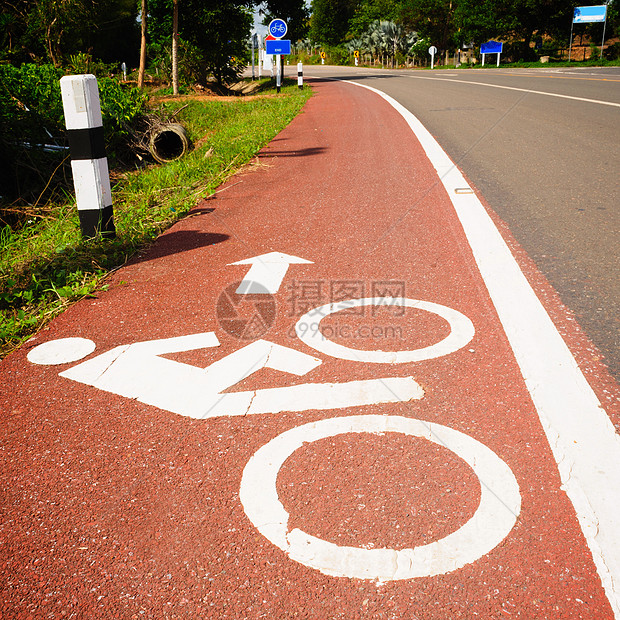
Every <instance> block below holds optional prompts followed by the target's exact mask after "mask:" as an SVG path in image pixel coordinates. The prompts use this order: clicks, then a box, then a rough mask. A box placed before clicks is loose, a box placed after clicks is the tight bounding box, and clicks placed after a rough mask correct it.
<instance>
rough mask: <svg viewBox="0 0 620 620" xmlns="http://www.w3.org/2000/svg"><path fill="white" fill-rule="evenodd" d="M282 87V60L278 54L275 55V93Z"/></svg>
mask: <svg viewBox="0 0 620 620" xmlns="http://www.w3.org/2000/svg"><path fill="white" fill-rule="evenodd" d="M281 86H282V60H281V56H280V54H276V91H277V92H280V87H281Z"/></svg>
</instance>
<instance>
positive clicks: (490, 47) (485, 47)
mask: <svg viewBox="0 0 620 620" xmlns="http://www.w3.org/2000/svg"><path fill="white" fill-rule="evenodd" d="M503 49H504V44H503V43H500V42H499V41H487V42H486V43H483V44H482V45H481V46H480V53H481V54H482V66H483V67H484V58H485V55H486V54H497V66H498V67H499V57H500V56H501V54H502V51H503Z"/></svg>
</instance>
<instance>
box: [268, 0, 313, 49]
mask: <svg viewBox="0 0 620 620" xmlns="http://www.w3.org/2000/svg"><path fill="white" fill-rule="evenodd" d="M257 3H258V4H261V2H257ZM259 12H260V14H261V15H262V16H263V17H264V23H265V25H266V24H268V23H269V22H270V21H271V20H272V19H274V18H276V17H279V18H280V19H283V20H284V21H285V22H286V24H287V26H288V32H287V33H286V38H287V39H291V40H292V41H299V40H300V39H303V38H304V37H305V36H306V35H307V34H308V27H309V20H310V12H309V10H308V8H307V7H306V3H305V2H304V0H266V1H265V3H264V5H263V6H262V7H261V8H260V11H259Z"/></svg>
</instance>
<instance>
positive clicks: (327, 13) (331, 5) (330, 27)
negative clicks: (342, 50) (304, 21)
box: [310, 0, 355, 45]
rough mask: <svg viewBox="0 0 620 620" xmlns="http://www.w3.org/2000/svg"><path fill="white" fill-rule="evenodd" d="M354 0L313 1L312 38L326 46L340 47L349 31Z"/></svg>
mask: <svg viewBox="0 0 620 620" xmlns="http://www.w3.org/2000/svg"><path fill="white" fill-rule="evenodd" d="M354 10H355V4H354V2H353V0H312V17H311V19H310V38H311V39H313V40H314V41H317V42H319V43H325V44H326V45H338V44H339V43H341V42H342V41H343V40H344V39H345V36H346V34H347V31H348V30H349V19H350V18H351V17H352V16H353V12H354Z"/></svg>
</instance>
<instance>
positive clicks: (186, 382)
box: [28, 298, 521, 581]
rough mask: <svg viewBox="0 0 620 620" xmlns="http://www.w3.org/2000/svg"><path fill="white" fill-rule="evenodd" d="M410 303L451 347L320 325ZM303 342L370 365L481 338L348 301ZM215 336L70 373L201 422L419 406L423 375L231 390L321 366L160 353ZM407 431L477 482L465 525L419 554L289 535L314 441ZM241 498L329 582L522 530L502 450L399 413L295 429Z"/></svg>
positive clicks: (79, 350) (133, 348)
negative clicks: (397, 343) (337, 338)
mask: <svg viewBox="0 0 620 620" xmlns="http://www.w3.org/2000/svg"><path fill="white" fill-rule="evenodd" d="M369 305H377V306H378V305H400V306H404V307H409V308H416V309H419V310H424V311H427V312H431V313H433V314H437V315H439V316H440V317H442V318H443V319H444V320H445V321H447V322H448V324H449V325H450V333H449V334H448V336H446V337H445V338H443V339H442V340H441V341H439V342H437V343H435V344H433V345H431V346H428V347H424V348H420V349H414V350H407V351H392V352H385V351H377V350H361V349H352V348H349V347H344V346H342V345H339V344H336V343H334V342H332V341H330V340H329V339H327V338H325V337H324V336H323V335H322V334H321V332H320V330H319V329H317V330H315V331H310V330H306V329H304V328H303V327H302V326H304V325H308V324H316V325H317V327H318V324H319V323H320V321H321V320H322V319H323V318H325V317H326V316H328V315H330V314H333V313H336V312H339V311H341V310H345V309H348V308H352V307H359V306H369ZM296 333H297V336H298V337H299V339H300V340H301V341H302V342H304V343H305V344H306V345H307V346H309V347H311V348H312V349H314V350H316V351H318V352H320V353H323V354H324V355H328V356H331V357H335V358H339V359H343V360H348V361H354V362H362V363H371V364H390V365H393V364H403V363H411V362H420V361H424V360H427V359H432V358H436V357H440V356H443V355H448V354H450V353H453V352H455V351H457V350H459V349H460V348H462V347H463V346H465V345H466V344H467V343H469V342H470V341H471V339H472V338H473V336H474V333H475V331H474V326H473V324H472V323H471V321H470V320H469V319H468V318H467V317H466V316H465V315H463V314H461V313H460V312H458V311H456V310H453V309H451V308H447V307H446V306H442V305H439V304H436V303H431V302H426V301H420V300H414V299H407V298H400V299H399V298H365V299H350V300H347V301H344V302H340V303H337V304H327V305H325V306H321V307H319V308H315V309H314V310H312V311H310V312H308V313H307V314H306V315H304V316H303V317H301V318H300V319H299V321H298V322H297V325H296ZM219 344H220V343H219V340H218V339H217V336H216V335H215V333H214V332H204V333H199V334H191V335H188V336H181V337H176V338H168V339H163V340H151V341H146V342H137V343H133V344H129V345H124V346H119V347H115V348H113V349H111V350H109V351H107V352H105V353H103V354H100V355H98V356H96V357H94V358H92V359H89V360H87V361H85V362H82V363H80V364H78V365H76V366H73V367H72V368H69V369H67V370H65V371H63V372H61V373H60V376H61V377H64V378H67V379H71V380H73V381H77V382H80V383H83V384H86V385H90V386H93V387H96V388H98V389H101V390H104V391H107V392H111V393H114V394H118V395H121V396H125V397H127V398H132V399H136V400H138V401H140V402H143V403H146V404H149V405H154V406H156V407H159V408H161V409H165V410H168V411H171V412H173V413H177V414H180V415H183V416H187V417H192V418H200V419H204V418H211V417H215V416H224V415H227V416H236V415H248V414H264V413H279V412H282V411H309V410H330V409H340V408H346V407H360V406H364V405H374V404H378V403H396V402H408V401H411V400H414V399H421V398H423V396H424V391H423V390H422V388H421V387H420V386H419V384H418V383H417V382H416V381H415V380H414V378H413V377H411V376H408V375H405V376H401V377H394V376H391V377H383V378H375V379H369V380H363V381H350V382H344V383H305V384H301V385H293V386H285V387H273V388H267V389H259V390H254V391H240V392H224V391H225V390H227V389H228V388H231V387H233V386H234V385H236V384H237V383H239V382H241V381H243V380H244V379H246V378H247V377H249V376H250V375H251V374H253V373H255V372H257V371H258V370H260V369H262V368H272V369H275V370H280V371H283V372H288V373H292V374H295V375H299V376H302V375H305V374H307V373H310V372H311V371H312V370H314V369H315V368H316V367H317V366H319V365H320V364H322V360H321V359H319V358H317V357H313V356H311V355H308V354H306V353H302V352H300V351H297V350H295V349H291V348H289V347H285V346H282V345H278V344H275V343H272V342H269V341H266V340H256V341H254V342H252V343H251V344H249V345H246V346H244V347H242V348H241V349H239V350H237V351H235V352H233V353H231V354H229V355H227V356H225V357H224V358H222V359H220V360H218V361H216V362H214V363H213V364H211V365H210V366H207V367H206V368H197V367H195V366H191V365H189V364H183V363H181V362H176V361H173V360H170V359H167V358H164V357H161V356H162V355H166V354H170V353H177V352H182V351H190V350H195V349H202V348H211V347H218V346H219ZM94 349H95V344H94V343H93V342H92V341H90V340H86V339H84V338H66V339H60V340H53V341H50V342H47V343H44V344H42V345H39V346H38V347H35V348H34V349H32V350H31V351H30V352H29V353H28V359H29V360H30V361H31V362H32V363H35V364H47V365H50V364H65V363H69V362H75V361H78V360H80V359H83V358H84V357H86V356H88V355H89V354H90V353H92V352H93V351H94ZM388 432H393V433H401V434H405V435H408V436H414V437H422V438H425V439H427V440H428V441H431V442H433V443H436V444H440V445H442V446H444V447H446V448H448V449H449V450H451V451H452V452H454V453H455V454H456V455H457V456H459V457H460V458H461V459H463V460H464V461H465V462H466V463H467V464H468V465H469V466H470V467H471V468H472V470H473V471H474V473H475V474H476V475H477V476H478V478H479V480H480V485H481V499H480V504H479V506H478V508H477V510H476V512H475V513H474V515H473V516H472V517H471V519H470V520H469V521H467V523H465V524H464V525H462V526H461V527H460V528H458V529H457V530H456V531H454V532H452V533H451V534H449V535H447V536H445V537H444V538H442V539H440V540H436V541H434V542H432V543H430V544H426V545H421V546H418V547H415V548H413V549H399V550H397V549H365V548H358V547H343V546H338V545H335V544H333V543H330V542H328V541H325V540H321V539H319V538H316V537H313V536H312V535H311V534H308V533H306V532H303V531H301V530H299V529H293V530H292V531H289V529H288V519H289V515H288V513H287V512H286V511H285V509H284V507H283V506H282V504H281V502H280V501H279V499H278V494H277V490H276V479H277V476H278V472H279V471H280V469H281V467H282V465H283V464H284V462H285V461H286V459H287V458H288V457H289V456H290V455H291V454H293V453H294V452H295V451H296V450H297V449H299V448H300V447H301V446H302V445H303V444H304V443H309V442H314V441H317V440H319V439H323V438H325V437H333V436H336V435H340V434H343V433H375V434H380V433H388ZM239 497H240V500H241V503H242V505H243V508H244V510H245V513H246V515H247V516H248V518H249V519H250V521H251V522H252V524H253V525H254V526H255V527H256V528H257V529H258V530H259V532H260V533H261V534H262V535H263V536H265V537H266V538H267V539H268V540H269V541H271V542H272V543H273V544H274V545H276V546H277V547H279V548H280V549H282V550H283V551H284V552H285V553H286V554H287V555H288V556H289V557H290V558H291V559H293V560H295V561H297V562H299V563H301V564H304V565H305V566H308V567H310V568H313V569H316V570H318V571H320V572H322V573H324V574H326V575H332V576H339V577H349V578H358V579H376V580H379V581H389V580H397V579H412V578H416V577H424V576H433V575H438V574H443V573H446V572H449V571H453V570H456V569H458V568H461V567H463V566H465V565H466V564H469V563H471V562H474V561H475V560H477V559H479V558H481V557H482V556H484V555H486V554H487V553H488V552H489V551H491V550H492V549H493V548H495V547H496V546H497V545H498V544H500V543H501V541H502V540H504V538H505V537H506V536H507V535H508V534H509V532H510V531H511V530H512V528H513V526H514V524H515V522H516V519H517V517H518V515H519V513H520V509H521V496H520V493H519V486H518V484H517V481H516V479H515V477H514V474H513V473H512V471H511V470H510V468H509V467H508V465H507V464H506V463H505V462H504V461H503V460H502V459H500V458H499V457H498V456H497V455H496V454H495V453H494V452H493V451H492V450H490V449H489V448H488V447H486V446H485V445H483V444H482V443H480V442H478V441H477V440H475V439H473V438H472V437H470V436H468V435H465V434H464V433H461V432H459V431H456V430H454V429H451V428H449V427H447V426H443V425H439V424H434V423H430V422H426V421H423V420H419V419H413V418H406V417H400V416H384V415H358V416H348V417H341V418H329V419H324V420H320V421H318V422H314V423H311V424H305V425H302V426H299V427H296V428H293V429H290V430H288V431H286V432H284V433H282V434H281V435H279V436H277V437H275V438H274V439H272V440H271V441H270V442H268V443H267V444H266V445H264V446H263V447H262V448H260V449H259V450H258V451H257V452H256V454H255V455H254V456H253V457H252V458H251V459H250V461H249V462H248V463H247V465H246V467H245V469H244V471H243V476H242V481H241V487H240V493H239Z"/></svg>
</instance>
